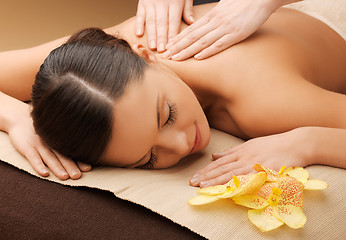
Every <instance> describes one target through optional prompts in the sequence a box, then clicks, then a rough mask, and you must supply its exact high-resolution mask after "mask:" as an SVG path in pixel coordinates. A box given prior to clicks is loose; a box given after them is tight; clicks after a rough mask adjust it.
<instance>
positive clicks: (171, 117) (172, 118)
mask: <svg viewBox="0 0 346 240" xmlns="http://www.w3.org/2000/svg"><path fill="white" fill-rule="evenodd" d="M168 108H169V115H168V119H167V121H166V122H165V123H164V124H163V126H171V125H173V124H174V123H175V120H176V117H177V107H176V105H175V104H168Z"/></svg>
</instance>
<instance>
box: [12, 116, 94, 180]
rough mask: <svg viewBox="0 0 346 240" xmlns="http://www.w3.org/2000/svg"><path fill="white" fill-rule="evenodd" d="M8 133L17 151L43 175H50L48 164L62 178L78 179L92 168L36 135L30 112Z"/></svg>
mask: <svg viewBox="0 0 346 240" xmlns="http://www.w3.org/2000/svg"><path fill="white" fill-rule="evenodd" d="M8 134H9V137H10V139H11V142H12V144H13V145H14V147H15V148H16V149H17V151H18V152H20V153H21V154H22V155H23V156H24V157H26V158H27V159H28V161H29V162H30V164H31V166H32V167H33V168H34V169H35V171H36V172H37V173H38V174H40V175H41V176H43V177H47V176H49V172H48V170H47V167H46V165H47V166H48V168H49V169H50V170H51V171H52V172H53V173H54V174H55V175H56V176H57V177H58V178H59V179H61V180H66V179H68V178H72V179H78V178H80V177H81V176H82V173H81V171H82V172H86V171H90V169H91V166H90V165H89V164H85V163H80V162H77V163H75V162H74V161H72V160H70V159H67V158H65V157H63V156H61V155H60V154H58V153H57V152H55V151H53V150H51V149H50V148H48V147H47V146H46V145H45V144H44V143H43V142H42V140H41V139H40V137H39V136H38V135H36V133H35V130H34V127H33V123H32V119H31V117H30V116H29V113H28V114H27V116H23V118H20V119H17V121H16V122H15V123H14V124H12V126H11V128H10V129H9V130H8Z"/></svg>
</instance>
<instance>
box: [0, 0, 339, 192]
mask: <svg viewBox="0 0 346 240" xmlns="http://www.w3.org/2000/svg"><path fill="white" fill-rule="evenodd" d="M213 6H214V5H205V6H200V7H198V8H195V14H196V18H200V17H201V16H203V14H204V13H206V12H207V11H208V10H209V9H210V8H211V7H213ZM134 21H135V20H134V19H130V20H128V21H126V22H124V23H122V24H120V25H117V26H115V27H113V28H110V29H108V30H107V31H108V32H109V33H111V34H117V35H121V37H123V38H125V39H126V40H127V41H129V43H130V44H131V45H132V46H133V49H134V51H135V52H137V54H139V55H140V56H142V57H144V58H145V59H146V60H147V61H148V62H149V64H150V65H151V67H150V68H149V69H148V70H147V71H146V72H145V76H144V79H143V82H142V83H139V84H138V85H136V86H135V85H131V86H128V88H127V89H126V91H125V95H124V98H120V100H119V102H117V103H115V104H114V112H115V117H116V119H115V124H119V126H122V127H119V128H115V129H114V132H113V139H115V140H114V141H113V140H112V142H111V143H110V146H109V148H108V149H107V151H106V154H105V158H104V162H105V163H108V164H111V165H116V166H127V167H140V166H142V165H143V164H145V163H146V162H147V161H148V158H149V154H148V153H149V151H150V150H151V149H153V151H154V152H155V153H157V154H158V162H157V164H156V165H155V167H157V168H161V167H168V166H170V165H173V164H175V163H176V162H178V161H179V158H180V157H181V156H185V155H186V154H188V152H189V150H190V148H191V142H193V140H192V139H193V136H194V132H196V130H195V129H196V128H195V127H194V123H197V125H198V126H199V127H200V126H201V127H200V129H201V139H202V142H203V143H202V144H201V145H200V148H199V149H198V150H202V149H203V148H204V147H205V145H206V144H207V140H208V138H209V135H208V134H209V131H207V130H205V129H206V127H205V126H206V121H205V120H203V119H205V118H204V117H203V114H202V111H201V109H203V111H204V113H205V116H206V117H207V119H208V122H209V125H210V126H211V127H214V128H216V129H219V130H222V131H225V132H228V133H230V134H233V135H235V136H238V137H241V138H243V139H251V140H250V141H248V142H246V143H244V144H242V145H240V146H237V147H234V148H233V147H232V148H230V149H227V150H226V151H225V152H221V153H216V154H214V155H213V157H214V159H216V160H215V161H213V162H211V163H210V164H209V165H208V166H206V167H205V168H203V169H201V170H199V171H197V172H196V174H195V176H194V177H193V178H192V179H191V182H190V184H191V185H193V186H202V187H204V186H208V185H215V184H222V183H224V182H227V181H228V180H229V179H230V178H231V177H232V175H233V174H236V175H239V174H246V173H248V172H250V171H251V167H252V166H253V163H262V164H264V165H266V166H267V167H271V168H274V169H278V168H280V167H281V166H282V165H287V166H306V165H309V164H325V165H331V166H337V167H343V168H345V167H346V163H345V162H346V161H345V159H344V156H346V153H345V148H344V146H343V145H342V143H343V142H346V130H345V129H346V120H345V119H346V112H345V108H344V106H345V104H346V97H345V95H344V94H345V89H346V84H345V81H344V79H346V72H345V70H344V67H343V66H344V63H345V62H346V59H345V56H346V54H345V53H346V48H345V45H344V40H343V39H342V38H341V37H340V36H338V35H337V34H336V33H335V32H334V31H332V30H331V29H330V28H329V27H327V26H326V25H324V24H323V23H321V22H319V21H317V20H316V19H313V18H311V17H308V16H306V15H304V14H302V13H299V12H296V11H293V10H288V9H280V10H278V11H277V12H276V13H274V14H273V15H272V16H271V17H270V18H269V19H268V21H267V22H266V23H265V24H264V25H263V26H262V27H261V28H260V29H259V30H258V31H257V32H256V33H255V34H254V35H252V36H251V37H250V38H249V39H247V40H246V41H243V42H242V43H239V44H237V45H235V46H233V47H232V48H229V49H228V50H225V51H224V52H222V53H220V54H217V55H215V56H213V57H212V58H208V59H206V60H204V61H195V60H194V59H188V60H186V61H184V62H175V61H171V60H167V59H164V58H161V56H160V54H158V53H155V52H151V51H150V50H149V48H148V46H147V45H146V41H145V39H143V38H141V39H138V38H137V37H136V36H135V34H134V33H133V31H131V29H133V26H134ZM184 27H186V26H185V25H182V28H184ZM129 29H130V31H129ZM320 36H325V37H324V38H321V37H320ZM64 40H65V39H60V40H57V41H56V42H53V43H49V44H47V45H43V46H40V47H38V48H35V49H31V51H27V52H25V53H27V54H28V55H29V56H30V60H31V61H30V64H31V65H30V67H27V69H28V72H29V73H30V74H31V75H30V74H28V75H26V76H25V77H24V76H22V77H21V78H18V77H19V76H18V75H17V76H16V75H15V76H13V75H10V76H11V77H13V78H14V79H10V80H8V79H7V81H6V82H7V83H8V82H16V83H18V84H15V85H14V87H8V84H4V82H3V83H2V84H1V82H0V87H1V90H2V91H3V92H4V93H6V94H7V95H11V96H14V97H16V98H18V99H20V100H25V99H28V97H29V96H30V89H28V88H26V87H25V86H26V85H30V84H32V79H33V76H34V74H35V70H36V71H37V68H38V66H39V65H40V63H41V62H42V61H43V59H44V57H45V56H47V54H48V52H49V50H50V49H52V46H54V44H55V45H56V44H59V43H62V42H63V41H64ZM19 54H23V52H19ZM11 56H12V55H11ZM13 59H15V60H17V61H16V62H15V63H16V66H17V65H18V64H21V62H20V61H24V60H25V58H21V59H24V60H20V61H19V62H18V59H19V58H13ZM6 60H7V64H9V63H10V62H11V61H10V58H6ZM4 64H5V62H4ZM26 64H29V63H26V62H24V63H23V66H27V65H26ZM4 69H7V68H4ZM316 69H318V71H316ZM24 70H25V68H24V69H23V71H22V72H21V74H22V73H23V72H25V71H24ZM30 77H31V78H30ZM1 79H5V78H1V77H0V80H1ZM23 79H24V80H23ZM162 79H164V81H163V80H162ZM20 81H24V83H23V84H19V83H20ZM179 81H181V82H185V83H186V85H184V84H180V83H179ZM187 86H189V87H190V89H191V90H192V91H193V93H194V95H195V96H196V97H194V96H193V95H192V94H191V91H190V90H188V89H189V88H187ZM171 89H175V90H176V91H171ZM146 92H147V93H146ZM172 92H173V93H172ZM135 93H136V94H135ZM149 93H153V94H151V95H150V96H149V97H146V96H145V95H143V96H142V98H139V97H131V96H138V95H139V96H141V94H149ZM157 93H160V97H162V98H163V99H165V100H162V101H160V104H159V106H160V109H161V108H163V109H162V110H161V111H160V112H161V114H162V116H161V115H160V116H161V117H160V125H163V124H164V121H166V120H167V112H168V110H167V106H165V105H166V104H169V103H170V101H171V102H173V103H174V104H176V106H177V118H176V123H175V124H173V125H171V126H169V127H163V126H161V127H162V128H159V129H157V130H156V129H155V126H157V119H156V116H157V113H155V110H156V109H157V108H156V106H157V103H156V102H155V100H157V97H156V95H157ZM126 96H127V97H126ZM3 97H4V98H5V96H3ZM143 99H146V101H145V104H146V105H145V106H147V107H148V109H146V110H148V112H146V111H145V112H144V113H141V112H138V111H139V109H138V106H142V105H140V104H142V102H143V104H144V101H143ZM196 99H197V100H198V101H199V104H200V106H198V104H197V101H196ZM12 100H13V99H11V101H10V100H9V99H8V98H6V100H4V101H3V102H5V103H8V104H12V103H14V102H15V103H16V104H17V105H20V104H21V102H20V101H18V100H16V101H12ZM168 100H170V101H168ZM161 104H163V107H161ZM182 104H184V107H181V105H182ZM186 104H191V108H185V105H186ZM21 106H22V105H21ZM184 108H185V109H184ZM128 109H130V111H128ZM131 110H132V111H131ZM117 112H118V113H117ZM119 112H121V114H119ZM192 113H193V114H192ZM15 114H16V113H13V115H15ZM24 114H27V110H23V111H22V113H20V114H19V115H22V116H24ZM127 114H129V115H131V116H133V117H134V118H131V119H133V120H131V121H129V120H128V119H130V117H126V115H127ZM143 114H146V115H143ZM0 116H1V114H0ZM10 116H12V115H11V114H10ZM117 116H119V118H117ZM142 116H145V117H143V120H141V121H140V122H136V121H135V120H136V119H137V118H139V117H142ZM0 119H1V118H0ZM133 121H135V122H133ZM7 122H11V123H12V125H11V124H10V127H9V124H6V123H7ZM14 122H15V121H4V123H5V124H3V125H4V126H6V127H4V128H2V129H4V130H5V131H7V132H11V129H13V125H16V124H13V123H14ZM127 123H128V125H127V126H128V127H126V124H127ZM139 124H145V125H146V126H147V127H148V129H153V131H150V132H149V131H146V130H143V129H142V128H139V127H138V126H139ZM0 126H2V125H1V122H0ZM115 126H118V125H115ZM123 126H124V127H123ZM313 126H315V127H313ZM125 130H126V131H125ZM125 135H126V137H127V136H128V137H129V140H130V141H129V142H130V143H132V141H134V142H136V141H137V142H138V143H137V142H136V143H137V144H128V146H127V144H126V143H125V142H123V141H120V142H118V143H117V142H116V139H117V136H118V139H123V138H122V137H123V136H125ZM268 135H270V136H268ZM191 136H192V137H191ZM179 138H180V139H179ZM252 138H254V139H252ZM124 139H125V137H124ZM143 139H145V142H146V141H148V142H147V144H145V145H144V144H143ZM170 139H178V140H177V142H175V143H176V144H177V145H176V146H175V147H174V146H169V144H172V143H171V142H169V140H170ZM181 139H183V140H181ZM180 140H181V141H180ZM117 144H123V146H122V147H124V148H125V147H126V149H128V151H120V149H122V148H120V147H119V148H118V149H117ZM142 144H143V145H142ZM178 144H179V145H178ZM138 146H141V147H138ZM177 146H179V147H177ZM118 154H123V156H121V158H116V156H117V155H118ZM143 156H145V157H144V159H142V160H141V162H137V161H138V160H139V159H141V158H142V157H143ZM41 157H42V155H41ZM42 158H43V157H42ZM43 159H44V158H43ZM162 159H169V161H168V160H167V162H165V161H163V160H162ZM59 160H60V158H59V156H57V158H55V159H53V158H52V160H51V161H52V162H59ZM125 160H126V161H125ZM29 161H30V160H29ZM40 161H41V163H42V160H41V159H40ZM43 161H45V160H43ZM46 161H47V160H46ZM120 161H124V162H120ZM38 162H39V161H38ZM70 162H71V161H70ZM31 163H32V162H31ZM59 163H60V162H59ZM32 164H33V163H32ZM60 164H61V163H60ZM33 165H34V164H33ZM70 166H72V167H71V168H70V169H73V165H72V164H71V165H70ZM74 167H76V166H74ZM65 169H66V167H65ZM66 170H67V169H66ZM54 173H55V172H54Z"/></svg>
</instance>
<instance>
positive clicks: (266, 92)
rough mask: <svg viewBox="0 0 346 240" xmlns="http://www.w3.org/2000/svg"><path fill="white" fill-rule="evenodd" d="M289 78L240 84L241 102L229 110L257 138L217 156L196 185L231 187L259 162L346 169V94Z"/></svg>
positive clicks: (271, 165) (193, 181) (274, 166)
mask: <svg viewBox="0 0 346 240" xmlns="http://www.w3.org/2000/svg"><path fill="white" fill-rule="evenodd" d="M288 76H290V77H286V78H285V76H281V78H276V79H275V78H272V77H269V76H266V77H265V78H260V79H254V80H253V81H258V82H259V83H261V84H259V83H258V84H256V83H255V82H252V81H250V80H243V82H242V83H240V84H239V85H238V86H241V85H242V86H243V87H239V88H238V89H237V90H239V98H238V99H237V97H236V98H235V99H234V102H237V101H238V103H234V104H233V105H232V106H231V108H232V109H231V110H230V112H232V116H233V117H234V119H236V121H237V124H238V126H240V128H241V129H242V130H243V131H244V132H245V133H246V134H247V135H248V136H250V137H255V138H254V139H251V140H249V141H247V142H245V143H244V144H241V145H239V146H236V147H231V148H230V149H228V150H226V151H225V152H222V153H217V154H214V155H213V158H214V159H215V161H213V162H212V163H210V164H209V165H207V166H206V167H205V168H203V169H201V170H199V171H197V172H196V176H195V177H194V178H192V179H191V182H190V183H191V185H193V186H200V187H206V186H210V185H217V184H223V183H226V182H227V181H229V180H230V179H231V178H232V176H233V175H241V174H247V173H249V172H251V171H253V169H252V167H253V166H254V164H256V163H260V164H263V165H265V166H267V167H269V168H272V169H276V170H279V169H280V168H281V167H282V166H284V165H286V166H287V167H290V166H297V167H298V166H300V167H305V166H308V165H312V164H322V165H329V166H335V167H341V168H346V146H345V144H346V108H345V106H346V95H343V94H340V93H336V92H332V91H328V90H325V89H322V88H320V87H318V86H316V85H314V84H312V83H310V82H308V81H306V80H305V79H303V78H302V77H297V76H295V77H294V76H292V74H291V75H288ZM240 98H241V99H240ZM292 129H293V130H292ZM278 133H279V134H278ZM259 136H262V137H259Z"/></svg>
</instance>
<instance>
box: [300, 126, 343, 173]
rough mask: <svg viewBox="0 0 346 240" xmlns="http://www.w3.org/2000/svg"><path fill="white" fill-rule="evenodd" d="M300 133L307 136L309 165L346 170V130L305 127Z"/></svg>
mask: <svg viewBox="0 0 346 240" xmlns="http://www.w3.org/2000/svg"><path fill="white" fill-rule="evenodd" d="M298 131H302V132H303V134H305V136H306V138H305V141H306V143H305V144H307V146H308V147H307V148H306V149H307V152H308V154H307V164H309V165H311V164H322V165H329V166H334V167H340V168H346V129H339V128H324V127H304V128H301V129H300V130H299V129H298ZM302 144H304V143H302Z"/></svg>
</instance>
